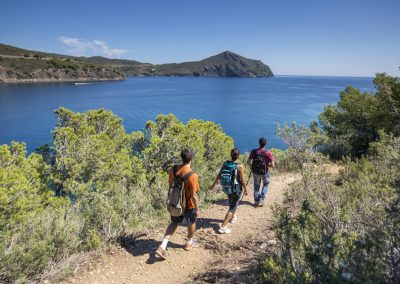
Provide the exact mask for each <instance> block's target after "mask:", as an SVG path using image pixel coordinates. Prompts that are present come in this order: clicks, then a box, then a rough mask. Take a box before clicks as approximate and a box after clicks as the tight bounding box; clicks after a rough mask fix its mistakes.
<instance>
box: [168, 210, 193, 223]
mask: <svg viewBox="0 0 400 284" xmlns="http://www.w3.org/2000/svg"><path fill="white" fill-rule="evenodd" d="M171 222H172V223H175V224H182V225H184V226H191V225H192V224H194V223H196V214H195V209H185V211H184V212H183V215H181V216H171Z"/></svg>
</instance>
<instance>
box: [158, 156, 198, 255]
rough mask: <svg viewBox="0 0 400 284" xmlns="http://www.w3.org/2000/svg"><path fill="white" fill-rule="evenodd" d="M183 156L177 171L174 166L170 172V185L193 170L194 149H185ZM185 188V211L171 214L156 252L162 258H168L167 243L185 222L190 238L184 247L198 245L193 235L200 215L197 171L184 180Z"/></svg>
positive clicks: (188, 248) (187, 248) (188, 247)
mask: <svg viewBox="0 0 400 284" xmlns="http://www.w3.org/2000/svg"><path fill="white" fill-rule="evenodd" d="M181 158H182V164H180V165H179V166H178V167H177V168H176V172H174V168H172V169H171V170H170V172H169V179H168V181H169V185H170V186H171V184H172V182H173V181H174V178H175V175H177V176H180V177H183V176H185V175H186V174H188V173H190V172H191V171H192V169H191V168H190V165H191V162H192V158H193V153H192V151H191V150H190V149H188V148H185V149H183V150H182V152H181ZM184 190H185V197H186V207H185V211H184V213H183V215H181V216H178V217H175V216H171V223H170V224H169V225H168V227H167V230H166V232H165V235H164V239H163V241H162V243H161V245H160V246H159V247H158V249H157V250H156V254H157V255H158V256H159V257H160V258H162V259H166V255H167V254H166V249H167V244H168V242H169V239H170V238H171V236H172V235H173V234H174V233H175V231H176V229H177V228H178V225H179V224H182V223H183V224H184V225H187V226H188V240H187V242H186V244H185V247H184V249H185V250H191V249H193V248H196V247H198V243H197V242H195V241H194V240H193V236H194V233H195V231H196V218H197V217H198V216H199V215H200V211H199V198H198V195H197V193H198V192H199V177H198V175H197V174H196V173H193V174H192V175H190V177H189V178H188V179H187V180H186V181H185V182H184Z"/></svg>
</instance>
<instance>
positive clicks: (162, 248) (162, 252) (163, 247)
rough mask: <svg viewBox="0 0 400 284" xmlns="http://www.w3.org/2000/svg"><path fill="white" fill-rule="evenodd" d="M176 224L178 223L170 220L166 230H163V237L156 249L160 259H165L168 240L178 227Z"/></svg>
mask: <svg viewBox="0 0 400 284" xmlns="http://www.w3.org/2000/svg"><path fill="white" fill-rule="evenodd" d="M178 225H179V224H177V223H172V222H171V223H170V224H169V225H168V227H167V230H165V235H164V239H163V241H162V243H161V245H160V246H159V247H158V249H157V250H156V255H158V256H159V257H161V259H166V258H167V253H166V249H167V244H168V241H169V239H170V238H171V236H172V235H173V234H174V233H175V231H176V229H177V228H178Z"/></svg>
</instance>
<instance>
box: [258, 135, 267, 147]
mask: <svg viewBox="0 0 400 284" xmlns="http://www.w3.org/2000/svg"><path fill="white" fill-rule="evenodd" d="M267 143H268V140H267V138H265V137H261V138H260V140H258V144H260V147H264V146H265V145H267Z"/></svg>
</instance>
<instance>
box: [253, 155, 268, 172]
mask: <svg viewBox="0 0 400 284" xmlns="http://www.w3.org/2000/svg"><path fill="white" fill-rule="evenodd" d="M253 151H254V155H255V157H254V159H253V163H252V164H251V171H252V172H253V174H256V175H265V174H266V173H267V171H268V170H267V163H266V162H265V158H264V157H265V152H266V150H265V149H263V150H262V151H261V152H260V153H257V150H253Z"/></svg>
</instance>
